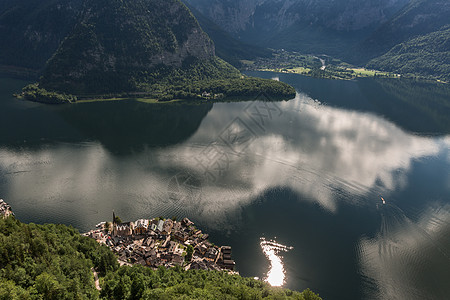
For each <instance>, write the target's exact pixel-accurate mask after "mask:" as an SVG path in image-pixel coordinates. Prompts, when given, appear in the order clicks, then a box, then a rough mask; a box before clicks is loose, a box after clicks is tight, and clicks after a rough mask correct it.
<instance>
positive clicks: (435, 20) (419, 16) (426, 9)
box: [347, 0, 450, 63]
mask: <svg viewBox="0 0 450 300" xmlns="http://www.w3.org/2000/svg"><path fill="white" fill-rule="evenodd" d="M449 24H450V1H448V0H411V1H410V3H409V4H408V5H406V6H405V7H404V8H403V9H402V10H401V11H399V12H398V13H397V14H396V15H395V16H393V17H392V18H391V19H390V20H389V21H388V22H386V23H384V24H383V25H382V26H380V27H379V28H378V29H377V30H375V31H374V32H373V33H372V34H371V35H370V36H369V37H368V38H366V39H365V40H364V41H363V42H362V43H361V44H360V45H358V47H356V48H355V49H354V51H351V53H353V55H347V58H348V59H350V60H353V61H355V62H359V63H361V62H362V63H364V62H367V61H368V60H370V59H372V58H375V57H377V56H380V55H383V54H385V53H386V52H388V51H389V50H390V49H391V48H392V47H394V46H396V45H398V44H400V43H403V42H406V41H408V40H410V39H413V38H415V37H418V36H422V35H426V34H429V33H432V32H435V31H438V30H441V28H442V27H443V26H445V25H449ZM429 42H433V41H432V40H429ZM437 46H438V45H437ZM438 47H439V46H438ZM446 51H450V48H448V47H447V48H446ZM354 54H356V55H354Z"/></svg>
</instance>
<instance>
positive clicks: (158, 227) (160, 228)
mask: <svg viewBox="0 0 450 300" xmlns="http://www.w3.org/2000/svg"><path fill="white" fill-rule="evenodd" d="M163 226H164V221H163V220H159V221H158V225H157V226H156V230H158V231H159V232H160V233H161V232H162V231H163Z"/></svg>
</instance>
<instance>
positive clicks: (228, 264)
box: [83, 213, 237, 273]
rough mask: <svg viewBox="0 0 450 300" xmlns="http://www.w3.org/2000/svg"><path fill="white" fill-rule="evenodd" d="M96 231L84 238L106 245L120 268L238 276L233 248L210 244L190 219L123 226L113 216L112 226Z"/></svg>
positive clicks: (161, 220) (153, 220)
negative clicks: (174, 269)
mask: <svg viewBox="0 0 450 300" xmlns="http://www.w3.org/2000/svg"><path fill="white" fill-rule="evenodd" d="M96 227H97V229H95V230H91V231H89V232H86V233H84V234H83V235H84V236H88V237H91V238H93V239H95V240H96V241H97V242H99V243H102V244H105V245H107V246H108V247H109V248H110V249H111V250H112V251H113V252H114V253H115V254H116V255H117V257H118V261H119V263H120V264H121V265H132V264H140V265H143V266H148V267H151V268H154V269H155V268H158V267H159V266H164V267H167V268H168V267H172V266H181V267H183V268H184V269H185V270H189V269H202V270H217V271H227V272H229V273H237V272H234V266H235V262H234V260H232V259H231V247H230V246H221V247H219V246H216V245H214V244H212V243H210V242H209V241H208V234H206V233H202V231H201V230H199V229H197V228H196V227H195V226H194V223H193V222H191V221H190V220H189V219H188V218H184V219H183V220H181V221H177V220H176V219H162V218H153V219H139V220H137V221H135V222H126V223H122V222H121V221H120V218H118V217H116V216H115V215H114V213H113V222H101V223H99V224H98V225H97V226H96Z"/></svg>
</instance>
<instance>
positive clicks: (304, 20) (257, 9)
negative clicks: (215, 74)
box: [187, 0, 409, 55]
mask: <svg viewBox="0 0 450 300" xmlns="http://www.w3.org/2000/svg"><path fill="white" fill-rule="evenodd" d="M187 1H188V2H189V3H190V4H191V5H192V6H194V7H195V8H196V9H198V10H199V11H200V12H202V13H203V14H204V15H206V16H207V17H208V18H209V19H211V20H214V21H215V22H216V23H217V24H218V25H219V26H221V27H222V28H223V29H225V30H226V31H228V32H230V33H231V34H233V36H235V37H238V38H240V39H241V40H242V41H245V42H248V43H252V44H258V45H263V46H267V47H271V48H286V49H289V50H295V51H302V52H315V53H324V52H325V53H327V54H334V55H336V54H341V53H343V52H345V51H346V50H348V47H349V46H350V45H353V44H355V43H357V42H358V41H360V40H362V39H363V38H364V37H365V36H366V35H367V34H369V33H370V32H371V31H372V30H373V29H374V28H376V27H377V26H379V25H380V24H381V23H382V22H385V21H386V20H388V19H389V18H390V17H391V16H392V15H393V14H394V13H395V12H397V11H398V10H399V9H401V8H402V7H403V6H404V5H405V4H406V3H407V2H408V1H409V0H379V1H360V0H335V1H329V0H227V1H225V0H187Z"/></svg>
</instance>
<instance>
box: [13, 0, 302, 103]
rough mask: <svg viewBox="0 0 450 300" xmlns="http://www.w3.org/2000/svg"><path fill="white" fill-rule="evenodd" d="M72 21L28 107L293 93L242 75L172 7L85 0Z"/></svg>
mask: <svg viewBox="0 0 450 300" xmlns="http://www.w3.org/2000/svg"><path fill="white" fill-rule="evenodd" d="M83 5H84V6H83V8H82V10H81V11H82V12H81V16H80V17H79V20H78V21H77V22H76V24H75V26H74V28H73V30H72V31H71V32H70V33H69V34H68V35H67V36H66V37H65V38H64V40H63V41H62V43H61V44H60V45H59V47H58V49H57V50H56V52H55V53H54V55H53V56H52V57H51V58H50V59H49V60H48V62H47V64H46V66H45V68H44V71H43V74H42V77H41V78H40V80H39V82H38V83H37V84H33V85H29V86H27V87H25V88H24V89H23V93H22V96H23V97H24V98H26V99H28V100H32V101H39V102H45V103H67V102H74V101H76V100H77V99H102V98H137V97H138V98H147V99H156V100H159V101H168V100H173V99H189V100H191V99H208V100H210V99H224V98H230V97H232V98H237V97H244V98H248V97H255V96H257V95H258V94H259V93H261V92H264V93H265V94H267V95H268V96H269V97H271V98H277V99H279V98H282V99H290V98H293V97H294V96H295V90H294V88H293V87H291V86H289V85H287V84H285V83H281V82H277V81H274V80H268V79H260V78H251V77H246V76H244V75H242V74H241V73H240V72H239V71H238V70H237V69H236V68H235V67H233V66H231V65H230V64H229V63H227V62H225V61H224V60H222V59H220V58H219V57H217V56H216V54H215V47H214V43H213V42H212V40H211V39H210V38H209V36H208V35H207V34H206V33H205V32H204V31H203V30H202V28H201V27H200V25H199V24H198V22H197V20H196V19H195V17H194V16H193V15H192V13H191V12H190V11H189V9H188V8H187V7H186V6H185V5H184V4H183V3H181V2H180V1H179V0H86V1H84V4H83Z"/></svg>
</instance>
